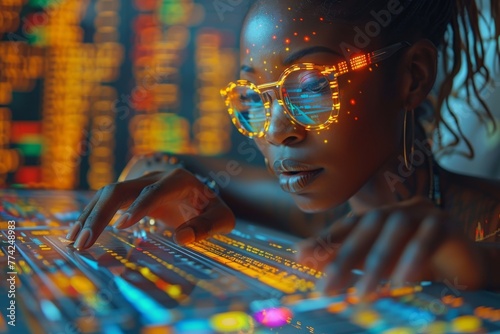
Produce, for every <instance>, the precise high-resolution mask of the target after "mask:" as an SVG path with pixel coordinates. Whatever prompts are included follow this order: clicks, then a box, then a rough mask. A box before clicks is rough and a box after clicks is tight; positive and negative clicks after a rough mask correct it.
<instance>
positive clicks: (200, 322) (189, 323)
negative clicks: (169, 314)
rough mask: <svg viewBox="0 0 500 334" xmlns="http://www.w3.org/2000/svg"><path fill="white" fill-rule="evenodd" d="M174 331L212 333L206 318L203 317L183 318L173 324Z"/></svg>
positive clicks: (199, 333)
mask: <svg viewBox="0 0 500 334" xmlns="http://www.w3.org/2000/svg"><path fill="white" fill-rule="evenodd" d="M174 327H175V332H176V333H196V334H205V333H206V334H208V333H212V329H211V327H210V324H209V322H208V320H205V319H191V320H183V321H180V322H178V323H177V324H175V326H174Z"/></svg>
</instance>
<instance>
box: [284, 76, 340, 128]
mask: <svg viewBox="0 0 500 334" xmlns="http://www.w3.org/2000/svg"><path fill="white" fill-rule="evenodd" d="M281 93H282V95H283V100H284V102H285V104H286V106H287V108H288V110H289V111H290V113H291V115H292V117H293V118H294V119H295V120H296V121H297V122H298V123H300V124H302V125H305V126H307V125H321V124H325V123H326V122H327V121H328V119H329V117H330V115H331V114H332V106H333V99H332V90H331V88H330V83H329V81H328V80H327V78H326V77H325V76H324V75H323V74H322V73H321V72H320V71H318V70H299V71H293V72H291V73H290V74H289V75H288V76H287V77H286V80H285V82H284V84H283V90H282V92H281Z"/></svg>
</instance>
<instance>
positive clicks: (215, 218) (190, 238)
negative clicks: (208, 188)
mask: <svg viewBox="0 0 500 334" xmlns="http://www.w3.org/2000/svg"><path fill="white" fill-rule="evenodd" d="M235 223H236V218H235V217H234V214H233V212H232V211H231V210H230V209H229V208H228V207H227V205H226V204H225V203H224V202H222V201H221V200H217V201H216V202H215V203H213V204H211V205H210V206H208V207H207V209H206V210H205V211H204V212H203V213H201V214H200V215H199V216H197V217H194V218H192V219H191V220H189V221H188V222H186V223H184V224H182V225H181V226H179V227H178V228H177V229H176V230H175V232H174V240H175V242H177V243H178V244H179V245H186V244H189V243H192V242H194V241H198V240H202V239H206V238H208V237H210V236H212V235H214V234H219V233H229V232H231V230H232V229H233V228H234V226H235Z"/></svg>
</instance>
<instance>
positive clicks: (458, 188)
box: [440, 168, 500, 242]
mask: <svg viewBox="0 0 500 334" xmlns="http://www.w3.org/2000/svg"><path fill="white" fill-rule="evenodd" d="M440 175H441V179H442V192H443V194H442V195H443V206H444V209H445V210H446V211H448V212H449V213H450V214H451V215H452V216H454V217H455V218H456V219H457V220H458V221H459V222H461V223H462V224H463V227H464V229H465V232H466V234H467V235H468V236H469V237H470V238H472V239H473V240H475V241H488V242H493V241H500V180H491V179H486V178H481V177H476V176H469V175H463V174H459V173H454V172H451V171H448V170H445V169H442V168H441V173H440Z"/></svg>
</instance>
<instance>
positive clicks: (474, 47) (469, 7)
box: [296, 0, 500, 158]
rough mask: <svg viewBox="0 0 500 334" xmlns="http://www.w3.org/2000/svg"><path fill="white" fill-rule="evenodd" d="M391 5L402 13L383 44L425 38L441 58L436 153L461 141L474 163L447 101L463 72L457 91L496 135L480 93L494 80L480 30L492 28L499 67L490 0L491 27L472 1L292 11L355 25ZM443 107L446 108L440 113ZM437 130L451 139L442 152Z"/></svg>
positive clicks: (495, 1) (498, 15) (323, 2)
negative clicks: (462, 90)
mask: <svg viewBox="0 0 500 334" xmlns="http://www.w3.org/2000/svg"><path fill="white" fill-rule="evenodd" d="M486 1H487V0H485V2H486ZM391 2H397V3H398V4H400V5H401V6H402V7H403V8H404V11H403V12H402V13H401V14H399V15H397V16H396V17H395V18H394V19H393V20H392V21H391V23H390V25H389V26H388V27H386V29H385V30H384V34H383V35H382V36H381V38H382V39H384V40H385V39H389V40H391V41H395V40H399V41H401V40H408V41H410V42H411V41H412V40H415V39H418V38H426V39H429V40H430V41H431V42H432V43H434V45H435V46H436V47H437V48H438V49H439V50H440V51H441V54H442V68H443V70H444V73H443V78H442V81H441V83H440V85H439V86H438V87H436V88H437V91H436V92H435V96H434V98H433V99H432V100H433V101H432V102H433V103H432V104H433V110H434V122H435V127H436V129H437V134H438V144H439V149H445V148H452V147H454V146H456V145H458V144H459V142H460V140H464V142H465V144H466V146H467V148H468V153H465V155H466V156H468V157H470V158H473V157H474V149H473V147H472V145H471V143H470V141H469V140H468V139H467V137H466V136H465V135H464V133H463V131H462V129H461V127H460V124H459V119H458V117H457V115H456V113H455V112H453V110H451V108H450V98H451V97H452V96H453V94H454V92H453V84H454V80H455V79H456V78H457V77H458V74H459V72H460V71H461V70H462V67H463V66H464V67H465V69H466V75H465V79H464V82H463V84H462V85H461V86H463V87H465V89H466V93H467V94H466V96H467V97H466V100H467V103H468V104H469V106H471V109H472V110H473V112H474V113H475V114H476V115H477V116H478V117H479V119H480V121H481V122H482V123H483V124H484V125H487V124H488V123H489V122H491V124H492V125H493V131H495V130H496V124H495V119H494V117H493V114H492V113H491V111H490V109H489V108H488V106H487V105H486V102H485V100H484V98H483V97H482V96H481V91H482V90H483V89H485V88H486V87H487V86H488V85H490V84H491V83H492V75H491V69H490V68H488V66H487V64H486V62H485V58H486V50H485V44H486V43H485V42H486V41H485V40H484V38H483V37H482V36H481V31H480V24H481V22H483V23H487V22H493V25H494V26H493V27H490V28H491V30H492V31H490V33H491V34H492V37H493V38H494V39H495V59H496V63H498V60H499V58H500V57H499V56H500V48H499V36H500V1H499V0H489V6H490V11H491V20H490V21H488V18H486V17H485V16H484V13H482V12H481V10H480V8H479V7H478V4H477V3H476V1H475V0H400V1H398V0H304V1H301V2H300V4H299V5H298V8H296V9H297V10H298V11H300V12H302V13H305V12H307V13H309V14H314V15H320V16H321V17H325V18H327V19H336V18H342V19H347V20H350V21H352V22H357V23H359V22H367V21H368V20H370V19H373V17H371V13H373V9H375V8H386V7H387V6H388V5H389V4H390V3H391ZM490 25H491V23H490ZM474 101H477V102H479V105H480V108H479V110H478V109H477V108H475V107H474V106H473V102H474ZM444 106H446V108H443V107H444ZM442 110H443V111H446V112H448V113H449V116H450V120H446V119H445V117H443V114H442ZM450 122H451V123H452V124H450ZM439 124H441V125H443V127H444V128H445V129H446V130H447V131H448V132H449V133H450V134H451V135H452V140H451V142H450V143H448V144H447V145H446V146H443V143H442V130H441V127H439V126H438V125H439ZM453 125H454V126H453Z"/></svg>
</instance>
